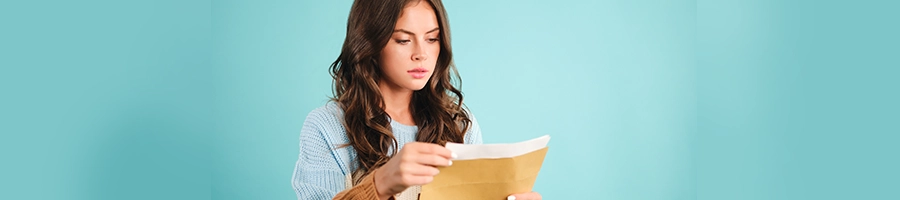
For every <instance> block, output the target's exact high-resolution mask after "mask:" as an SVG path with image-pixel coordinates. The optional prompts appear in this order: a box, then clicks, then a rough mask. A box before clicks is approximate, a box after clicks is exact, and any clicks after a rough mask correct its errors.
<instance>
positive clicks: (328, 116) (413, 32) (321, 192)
mask: <svg viewBox="0 0 900 200" xmlns="http://www.w3.org/2000/svg"><path fill="white" fill-rule="evenodd" d="M447 21H448V20H447V15H446V12H445V10H444V6H443V5H442V3H441V1H440V0H430V1H428V0H356V1H355V2H354V3H353V7H352V8H351V11H350V17H349V21H348V23H347V36H346V39H345V40H344V46H343V49H342V50H341V55H340V56H339V57H338V59H337V60H336V61H335V62H334V63H333V64H332V65H331V74H332V77H333V78H334V95H335V96H334V97H333V98H332V101H330V102H329V103H328V104H326V105H325V106H322V107H320V108H317V109H315V110H313V111H312V112H310V113H309V115H308V116H307V118H306V121H305V122H304V123H303V128H302V130H301V131H300V158H299V160H298V161H297V164H296V166H295V169H294V175H293V187H294V190H295V192H296V193H297V198H298V199H330V198H331V199H382V200H383V199H395V198H396V199H399V200H406V199H417V196H418V194H419V190H420V186H421V185H424V184H427V183H429V182H431V181H432V179H433V177H434V176H435V175H436V174H437V173H438V169H437V167H439V166H449V165H451V164H452V162H451V161H450V159H452V158H453V157H454V156H455V155H454V154H453V153H452V152H450V151H449V150H448V149H446V148H444V147H443V145H444V144H445V143H446V142H457V143H470V144H479V143H481V142H482V141H481V130H480V129H479V127H478V122H477V121H476V120H475V117H474V116H472V114H471V113H469V112H468V111H467V110H465V109H463V104H462V100H463V96H462V93H461V92H460V91H459V90H458V89H457V88H456V87H455V86H454V85H453V84H452V82H451V78H457V79H458V78H459V77H458V74H457V73H456V70H455V68H454V66H453V59H452V53H451V48H450V34H449V32H450V31H449V26H448V24H447ZM540 198H541V197H540V195H539V194H537V193H534V192H531V193H524V194H512V195H510V197H508V199H519V200H522V199H540Z"/></svg>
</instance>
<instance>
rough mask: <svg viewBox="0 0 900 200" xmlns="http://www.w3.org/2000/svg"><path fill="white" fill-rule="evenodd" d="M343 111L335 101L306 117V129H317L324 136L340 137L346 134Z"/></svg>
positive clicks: (314, 110)
mask: <svg viewBox="0 0 900 200" xmlns="http://www.w3.org/2000/svg"><path fill="white" fill-rule="evenodd" d="M342 116H343V111H342V110H341V108H340V106H339V105H338V104H337V103H335V102H334V101H328V103H325V105H323V106H320V107H318V108H316V109H313V110H312V111H310V112H309V114H307V115H306V120H305V121H304V123H303V126H304V129H315V130H317V131H321V132H322V133H323V134H329V135H334V134H337V135H340V134H343V132H344V124H343V123H341V122H342V120H343V117H342Z"/></svg>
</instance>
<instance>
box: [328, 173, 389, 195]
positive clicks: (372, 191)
mask: <svg viewBox="0 0 900 200" xmlns="http://www.w3.org/2000/svg"><path fill="white" fill-rule="evenodd" d="M344 199H366V200H370V199H371V200H377V199H378V190H377V189H376V188H375V173H369V175H366V176H365V177H363V179H362V180H361V181H360V182H359V184H356V186H353V187H352V188H350V189H347V190H344V191H342V192H340V193H338V194H337V195H336V196H334V200H344ZM393 199H394V197H390V198H389V200H393Z"/></svg>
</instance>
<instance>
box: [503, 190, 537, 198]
mask: <svg viewBox="0 0 900 200" xmlns="http://www.w3.org/2000/svg"><path fill="white" fill-rule="evenodd" d="M506 200H541V194H538V193H537V192H526V193H519V194H513V195H509V197H506Z"/></svg>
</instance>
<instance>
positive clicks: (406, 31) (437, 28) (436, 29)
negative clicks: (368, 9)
mask: <svg viewBox="0 0 900 200" xmlns="http://www.w3.org/2000/svg"><path fill="white" fill-rule="evenodd" d="M438 30H441V28H440V27H436V28H434V29H431V30H430V31H428V32H425V34H429V33H432V32H435V31H438ZM396 32H402V33H406V34H410V35H416V34H415V33H413V32H412V31H408V30H406V29H402V28H401V29H397V30H394V33H396Z"/></svg>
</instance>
